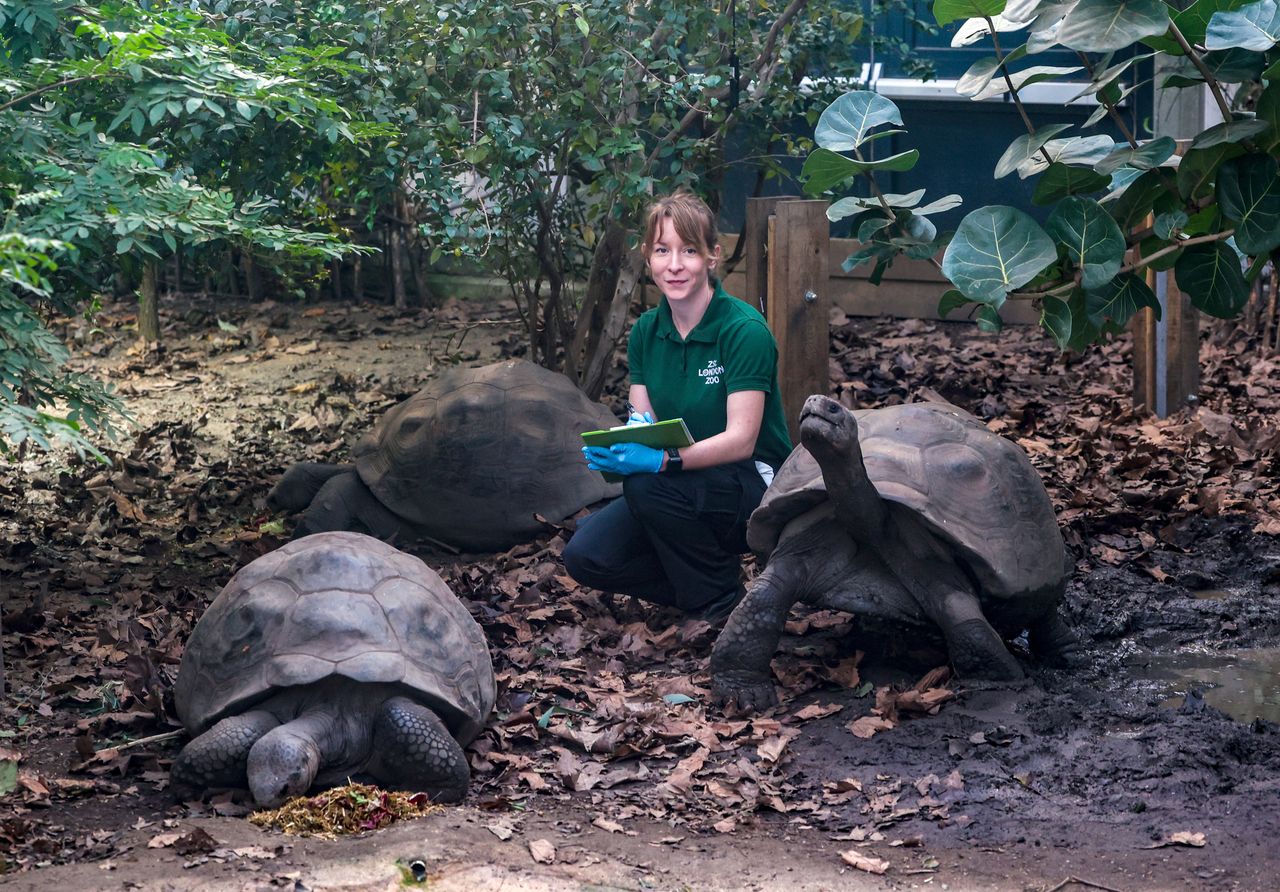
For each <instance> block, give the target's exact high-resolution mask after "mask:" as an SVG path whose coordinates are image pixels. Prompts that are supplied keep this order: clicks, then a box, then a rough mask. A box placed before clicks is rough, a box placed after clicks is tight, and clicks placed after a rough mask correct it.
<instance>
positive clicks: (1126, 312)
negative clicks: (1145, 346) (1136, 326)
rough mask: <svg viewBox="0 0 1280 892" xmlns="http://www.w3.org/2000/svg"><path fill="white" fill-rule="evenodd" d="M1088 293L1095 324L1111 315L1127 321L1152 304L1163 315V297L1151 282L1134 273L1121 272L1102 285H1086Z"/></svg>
mask: <svg viewBox="0 0 1280 892" xmlns="http://www.w3.org/2000/svg"><path fill="white" fill-rule="evenodd" d="M1084 294H1085V308H1086V312H1087V313H1088V315H1089V321H1090V322H1092V323H1093V324H1094V325H1099V326H1100V325H1102V323H1103V322H1105V321H1106V320H1108V319H1110V320H1111V321H1112V322H1114V323H1115V324H1116V325H1124V324H1125V323H1126V322H1128V321H1129V317H1130V316H1132V315H1133V314H1134V313H1136V312H1138V310H1140V309H1142V308H1143V307H1151V308H1152V309H1154V310H1155V311H1156V318H1157V319H1159V318H1160V301H1158V300H1156V296H1155V294H1153V293H1152V291H1151V289H1150V288H1148V287H1147V283H1146V282H1144V281H1143V280H1142V279H1141V277H1139V276H1135V275H1134V274H1133V273H1125V274H1124V275H1123V276H1117V277H1116V278H1114V279H1112V280H1111V281H1110V282H1107V283H1106V284H1105V285H1102V286H1100V287H1098V288H1086V289H1085V292H1084Z"/></svg>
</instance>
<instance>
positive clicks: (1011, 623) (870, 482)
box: [711, 395, 1076, 710]
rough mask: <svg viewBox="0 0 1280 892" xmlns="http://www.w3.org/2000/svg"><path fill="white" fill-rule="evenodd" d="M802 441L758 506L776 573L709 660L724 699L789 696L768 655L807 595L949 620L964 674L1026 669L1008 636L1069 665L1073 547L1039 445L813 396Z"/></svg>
mask: <svg viewBox="0 0 1280 892" xmlns="http://www.w3.org/2000/svg"><path fill="white" fill-rule="evenodd" d="M800 437H801V444H802V445H800V446H797V447H796V449H795V450H794V451H793V452H792V453H791V455H790V456H789V457H788V458H787V460H786V462H784V463H783V465H782V468H781V469H779V472H778V475H777V477H776V478H775V479H774V481H773V483H772V485H771V486H770V487H769V490H768V491H767V492H766V493H765V496H764V499H763V500H762V501H761V503H760V506H759V507H758V508H757V509H756V510H755V512H754V513H753V514H752V515H751V520H750V524H749V527H748V532H747V539H748V542H749V543H750V545H751V547H752V549H753V550H755V551H756V552H757V553H758V554H759V555H761V557H765V556H767V557H768V564H767V566H766V567H765V569H764V571H763V572H762V573H761V574H760V576H759V577H758V578H757V579H756V580H755V582H754V583H753V585H752V587H751V590H750V591H749V592H748V593H747V595H746V597H745V598H744V599H743V601H742V603H740V604H739V605H738V607H737V608H736V609H735V610H734V612H733V614H732V615H731V616H730V618H729V621H728V622H727V623H726V624H725V627H724V629H723V630H722V631H721V633H720V636H719V637H718V638H717V640H716V643H715V647H714V649H713V652H712V656H711V675H712V686H713V691H714V693H715V695H716V698H717V699H718V700H719V701H720V702H722V703H730V702H736V704H737V706H738V707H739V708H741V709H744V710H750V709H759V708H763V707H765V706H769V705H772V704H773V703H775V702H776V693H775V691H774V688H773V685H772V682H771V680H770V670H769V663H770V661H771V660H772V658H773V653H774V651H775V650H776V648H777V645H778V639H779V636H780V635H781V633H782V627H783V625H784V623H785V622H786V618H787V613H788V611H789V610H790V608H791V606H792V604H794V603H795V602H796V601H803V602H805V603H808V604H814V605H818V606H822V607H828V608H833V609H838V610H846V611H849V612H851V613H854V614H857V615H860V616H863V617H869V618H872V619H875V620H882V621H888V623H889V624H890V625H891V626H892V625H895V624H900V627H906V628H911V627H915V628H917V629H919V628H920V627H933V628H934V629H936V630H939V631H941V633H942V637H943V639H944V640H945V643H946V646H947V649H948V652H949V655H950V658H951V661H952V664H953V666H954V667H955V669H956V671H957V673H958V674H959V675H961V676H962V677H964V676H968V677H975V678H987V679H994V680H1010V679H1017V678H1021V677H1022V675H1023V672H1022V669H1021V667H1020V665H1019V663H1018V661H1017V660H1016V659H1015V658H1014V657H1013V655H1012V654H1011V653H1010V652H1009V651H1008V649H1007V648H1006V647H1005V644H1004V640H1003V639H1006V638H1011V637H1015V636H1017V635H1018V634H1020V633H1021V632H1022V631H1023V630H1024V629H1028V628H1029V630H1030V633H1029V643H1030V646H1031V649H1032V651H1033V652H1034V653H1036V654H1037V655H1039V656H1041V657H1043V658H1048V659H1050V660H1066V659H1068V658H1069V657H1071V656H1072V655H1073V653H1074V650H1075V647H1076V645H1075V639H1074V637H1073V636H1072V634H1071V632H1070V630H1069V629H1068V628H1067V626H1066V625H1065V623H1063V621H1062V619H1061V618H1060V616H1059V614H1058V605H1059V602H1060V601H1061V598H1062V593H1063V590H1064V587H1065V583H1066V561H1065V546H1064V544H1063V541H1062V534H1061V533H1060V532H1059V530H1058V525H1057V521H1056V519H1055V517H1054V513H1053V506H1052V504H1051V503H1050V501H1049V496H1048V493H1046V492H1045V488H1044V485H1043V484H1042V483H1041V481H1040V478H1039V476H1038V475H1037V474H1036V471H1035V469H1034V468H1033V467H1032V466H1031V463H1030V461H1029V460H1028V459H1027V456H1026V454H1025V453H1024V452H1023V451H1022V450H1021V449H1019V448H1018V447H1017V445H1015V444H1014V443H1012V442H1010V441H1009V440H1006V439H1004V438H1003V437H1000V436H998V435H996V434H994V433H992V432H990V431H988V430H987V429H986V427H984V426H983V425H982V423H981V422H979V421H978V420H977V419H976V418H974V417H973V416H971V415H969V414H968V413H966V412H964V411H962V410H960V409H958V408H956V407H954V406H951V405H948V404H945V403H914V404H909V405H901V406H890V407H887V408H882V409H868V410H861V411H856V412H851V411H849V410H847V409H845V408H844V407H843V406H841V405H840V404H839V403H838V402H836V401H835V400H832V399H829V398H828V397H825V396H819V395H815V396H811V397H809V399H808V400H807V401H806V402H805V405H804V409H803V411H802V413H801V419H800Z"/></svg>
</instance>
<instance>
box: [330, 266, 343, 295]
mask: <svg viewBox="0 0 1280 892" xmlns="http://www.w3.org/2000/svg"><path fill="white" fill-rule="evenodd" d="M329 284H330V285H331V286H332V287H333V299H334V300H335V301H336V302H338V303H342V261H341V260H334V261H332V262H331V263H330V264H329Z"/></svg>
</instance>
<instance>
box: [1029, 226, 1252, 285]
mask: <svg viewBox="0 0 1280 892" xmlns="http://www.w3.org/2000/svg"><path fill="white" fill-rule="evenodd" d="M1235 234H1236V231H1235V230H1234V229H1226V230H1223V231H1222V232H1214V233H1210V234H1209V235H1199V236H1196V237H1195V238H1189V239H1186V240H1184V241H1180V242H1177V243H1175V244H1172V245H1167V246H1165V247H1163V248H1161V249H1160V250H1159V251H1156V252H1155V253H1153V254H1148V255H1147V256H1145V257H1139V258H1138V259H1137V260H1135V261H1134V262H1133V263H1129V264H1126V265H1125V266H1122V267H1120V269H1119V271H1118V272H1117V273H1116V275H1117V276H1119V275H1122V274H1124V273H1132V272H1137V271H1138V270H1140V269H1143V268H1144V267H1148V266H1150V265H1151V264H1153V263H1155V262H1156V261H1157V260H1159V259H1160V258H1161V257H1167V256H1169V255H1170V254H1172V253H1174V252H1175V251H1181V250H1182V249H1183V248H1189V247H1191V246H1192V245H1203V244H1207V243H1210V242H1221V241H1226V240H1227V239H1229V238H1231V236H1233V235H1235ZM1075 287H1076V281H1075V279H1072V280H1071V281H1069V282H1062V283H1059V284H1055V285H1047V286H1045V287H1043V288H1037V289H1035V290H1033V291H1011V292H1009V294H1008V295H1007V299H1008V300H1039V299H1040V298H1043V297H1057V296H1058V295H1059V294H1064V293H1066V292H1069V291H1071V290H1072V289H1073V288H1075Z"/></svg>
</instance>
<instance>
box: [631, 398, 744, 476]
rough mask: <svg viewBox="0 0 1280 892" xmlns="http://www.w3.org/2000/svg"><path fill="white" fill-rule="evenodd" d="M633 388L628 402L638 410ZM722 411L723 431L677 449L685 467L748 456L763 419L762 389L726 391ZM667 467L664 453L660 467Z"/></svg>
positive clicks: (711, 465)
mask: <svg viewBox="0 0 1280 892" xmlns="http://www.w3.org/2000/svg"><path fill="white" fill-rule="evenodd" d="M641 389H642V390H643V388H641ZM635 391H636V388H635V387H632V388H631V393H632V400H631V402H632V404H634V405H635V407H636V409H637V410H641V407H640V404H639V403H637V402H636V401H635ZM648 398H649V393H648V391H645V393H644V399H645V401H646V403H647V402H648ZM641 411H644V410H641ZM725 412H726V415H727V418H728V423H727V424H726V425H725V429H724V432H723V433H719V434H716V435H715V436H714V437H707V439H705V440H699V441H698V442H696V443H694V444H693V445H692V446H686V447H684V448H683V449H681V450H680V459H681V461H682V462H683V464H684V467H685V470H689V471H693V470H697V469H698V468H711V467H715V466H716V465H727V464H729V463H730V462H735V461H742V460H743V459H745V458H751V455H752V453H754V452H755V448H756V437H758V436H760V424H761V422H762V421H763V419H764V391H763V390H739V391H737V392H736V393H731V394H729V399H728V402H727V403H726V406H725ZM666 467H667V459H666V457H665V456H664V457H663V459H662V468H663V469H664V470H665V469H666Z"/></svg>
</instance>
